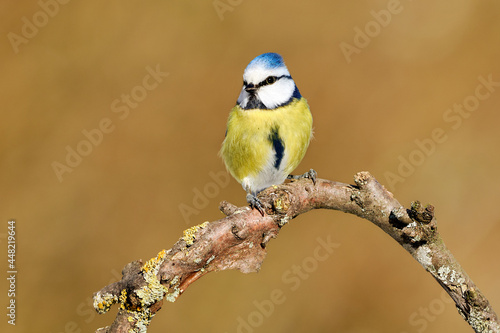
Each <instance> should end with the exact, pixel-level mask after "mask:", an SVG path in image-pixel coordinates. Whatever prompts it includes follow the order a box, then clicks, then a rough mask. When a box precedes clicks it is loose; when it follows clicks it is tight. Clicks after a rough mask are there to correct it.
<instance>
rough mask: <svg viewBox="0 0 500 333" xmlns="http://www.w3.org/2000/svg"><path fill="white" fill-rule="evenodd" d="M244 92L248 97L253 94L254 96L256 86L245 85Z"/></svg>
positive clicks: (251, 84)
mask: <svg viewBox="0 0 500 333" xmlns="http://www.w3.org/2000/svg"><path fill="white" fill-rule="evenodd" d="M245 91H246V92H247V93H249V94H250V95H253V94H255V92H256V91H257V87H256V86H254V84H253V83H249V84H247V85H246V87H245Z"/></svg>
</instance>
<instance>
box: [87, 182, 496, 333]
mask: <svg viewBox="0 0 500 333" xmlns="http://www.w3.org/2000/svg"><path fill="white" fill-rule="evenodd" d="M354 181H355V185H348V184H343V183H338V182H334V181H329V180H324V179H317V180H316V183H315V184H313V183H312V182H311V181H310V180H308V179H301V180H298V181H293V182H291V183H286V184H282V185H279V186H273V187H270V188H268V189H266V190H265V191H263V192H261V193H260V194H259V199H260V201H261V202H262V204H263V206H264V208H265V211H266V214H265V215H264V216H262V215H261V214H260V213H259V212H258V211H257V210H255V209H253V210H251V209H249V208H248V207H236V206H234V205H232V204H230V203H228V202H225V201H224V202H222V203H221V205H220V207H219V208H220V210H221V211H222V212H223V213H224V214H225V215H226V217H225V218H223V219H221V220H218V221H214V222H210V223H209V222H205V223H203V224H201V225H198V226H194V227H192V228H189V229H187V230H185V231H184V233H183V236H182V237H181V238H180V239H179V241H178V242H177V243H175V244H174V246H173V247H172V248H171V249H170V250H168V251H166V250H163V251H161V252H160V253H158V255H157V256H156V257H155V258H152V259H150V260H149V261H147V262H146V263H142V262H141V261H134V262H132V263H130V264H128V265H127V266H126V267H125V268H124V269H123V272H122V274H123V277H122V279H121V280H120V281H118V282H115V283H113V284H111V285H109V286H106V287H104V288H103V289H101V290H100V291H98V292H97V293H95V294H94V307H95V309H96V311H97V312H98V313H105V312H107V311H108V310H109V308H110V307H111V305H113V304H115V303H118V304H119V306H120V308H119V311H118V314H117V316H116V318H115V320H114V322H113V324H112V325H111V326H108V327H105V328H101V329H99V330H97V332H129V331H130V332H146V331H147V328H148V326H149V324H150V322H151V319H152V318H153V316H154V315H155V314H156V313H157V312H158V311H159V310H160V308H161V306H162V304H163V300H164V299H166V300H168V301H171V302H174V301H175V300H176V299H177V298H178V297H179V296H180V295H181V294H182V293H183V292H184V291H185V290H186V288H187V287H189V285H190V284H192V283H193V282H195V281H196V280H197V279H199V278H200V277H202V276H203V275H205V274H207V273H210V272H212V271H220V270H226V269H238V270H240V271H242V272H243V273H250V272H256V271H258V270H259V269H260V266H261V264H262V262H263V260H264V258H265V256H266V245H267V243H268V242H269V241H270V240H271V239H272V238H275V237H277V235H278V233H279V231H280V229H281V228H282V227H283V226H284V225H285V224H286V223H287V222H288V221H289V220H291V219H293V218H295V217H296V216H298V215H300V214H304V213H306V212H308V211H310V210H312V209H333V210H339V211H342V212H345V213H349V214H354V215H357V216H359V217H361V218H364V219H367V220H369V221H371V222H372V223H374V224H375V225H377V226H378V227H379V228H381V229H382V230H383V231H384V232H385V233H387V234H388V235H390V236H391V237H392V238H393V239H394V240H396V241H397V242H398V243H399V244H400V245H401V246H402V247H403V248H404V249H405V250H406V251H408V252H409V253H410V254H411V255H412V256H413V258H414V259H415V260H417V261H418V262H419V263H420V264H421V265H422V266H423V267H424V268H425V270H426V271H427V272H429V273H430V274H431V275H432V276H433V277H434V278H435V279H436V281H437V282H438V283H439V284H440V285H441V287H443V288H444V289H445V290H446V292H447V293H448V294H449V295H450V297H451V298H452V299H453V301H454V302H455V304H456V306H457V309H458V312H459V313H460V315H461V316H462V317H463V318H464V319H465V320H466V321H467V322H468V323H469V324H470V326H471V327H472V328H473V329H474V331H475V332H500V322H499V319H498V316H497V315H496V313H495V312H494V310H493V309H492V307H491V306H490V304H489V302H488V300H487V299H486V297H485V296H484V295H483V294H482V293H481V291H480V290H479V289H478V288H477V286H476V285H475V284H474V282H472V280H471V279H470V278H469V276H468V275H467V274H466V272H465V271H464V270H463V268H462V267H461V266H460V264H459V263H458V262H457V261H456V260H455V258H454V257H453V255H452V254H451V252H450V251H449V250H448V249H447V247H446V246H445V244H444V242H443V240H442V239H441V236H440V235H439V233H438V230H437V221H436V217H435V216H434V207H433V206H431V205H427V206H426V207H424V206H422V205H421V204H420V203H419V202H418V201H416V202H413V203H412V204H411V207H410V208H409V209H406V208H404V207H403V206H402V205H401V204H400V203H399V202H398V201H397V200H396V199H395V198H394V197H393V195H392V193H390V192H389V191H387V190H386V189H385V188H384V187H383V186H382V185H380V184H379V183H378V182H377V180H376V179H375V178H374V177H373V176H372V175H370V174H369V173H368V172H360V173H358V174H356V175H355V176H354Z"/></svg>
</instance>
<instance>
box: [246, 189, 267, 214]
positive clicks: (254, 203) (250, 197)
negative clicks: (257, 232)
mask: <svg viewBox="0 0 500 333" xmlns="http://www.w3.org/2000/svg"><path fill="white" fill-rule="evenodd" d="M247 202H248V203H249V204H250V207H252V208H255V209H257V210H258V211H259V213H260V215H262V216H264V206H262V202H260V200H259V198H257V196H256V195H255V194H252V193H247Z"/></svg>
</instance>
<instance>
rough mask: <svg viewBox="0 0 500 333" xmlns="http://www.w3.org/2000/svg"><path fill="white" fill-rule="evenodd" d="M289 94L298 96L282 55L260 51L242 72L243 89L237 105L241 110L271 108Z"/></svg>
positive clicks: (277, 105) (284, 100)
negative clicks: (261, 52)
mask: <svg viewBox="0 0 500 333" xmlns="http://www.w3.org/2000/svg"><path fill="white" fill-rule="evenodd" d="M293 97H296V98H300V93H299V90H298V89H297V87H296V85H295V83H294V82H293V79H292V77H291V76H290V73H289V72H288V69H287V68H286V66H285V63H284V61H283V58H282V57H281V56H280V55H279V54H277V53H264V54H261V55H260V56H258V57H256V58H255V59H253V60H252V61H251V62H250V63H249V64H248V66H247V68H246V69H245V72H244V73H243V88H242V89H241V93H240V96H239V97H238V102H237V103H238V105H239V106H240V107H241V108H243V109H245V110H248V109H274V108H276V107H279V106H281V105H285V104H287V103H289V102H290V101H291V99H292V98H293Z"/></svg>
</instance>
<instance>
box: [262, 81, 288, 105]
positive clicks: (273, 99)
mask: <svg viewBox="0 0 500 333" xmlns="http://www.w3.org/2000/svg"><path fill="white" fill-rule="evenodd" d="M294 91H295V83H293V80H292V79H289V78H281V79H279V80H278V81H276V82H275V83H273V84H269V85H266V86H262V87H260V89H259V91H258V93H257V96H258V97H259V99H260V100H261V102H262V104H264V105H265V106H266V108H268V109H274V108H276V107H278V106H279V105H282V104H284V103H286V102H288V101H289V100H290V98H292V96H293V92H294Z"/></svg>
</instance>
